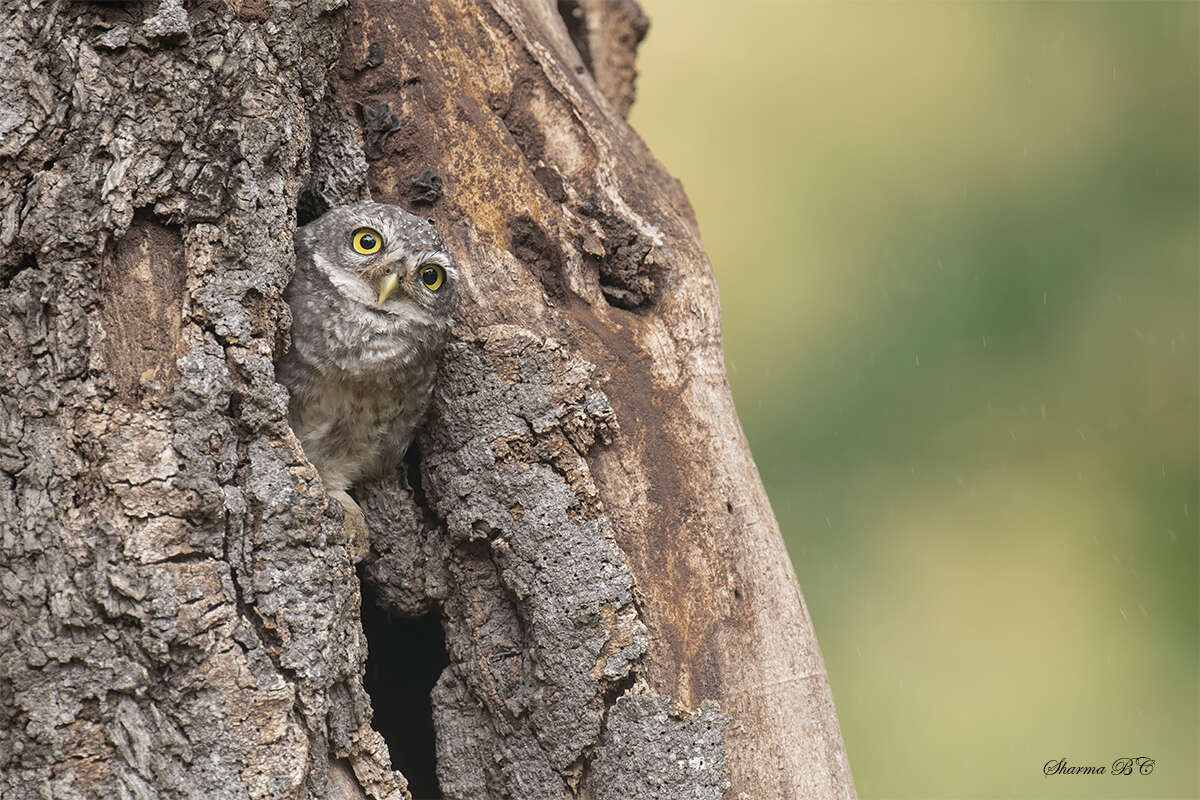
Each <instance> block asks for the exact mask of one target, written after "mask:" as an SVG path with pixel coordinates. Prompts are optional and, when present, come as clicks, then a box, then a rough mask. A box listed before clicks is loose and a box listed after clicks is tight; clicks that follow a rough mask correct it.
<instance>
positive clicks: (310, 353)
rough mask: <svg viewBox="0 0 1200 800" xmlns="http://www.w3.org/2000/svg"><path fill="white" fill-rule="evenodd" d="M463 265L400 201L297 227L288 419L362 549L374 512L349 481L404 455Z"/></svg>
mask: <svg viewBox="0 0 1200 800" xmlns="http://www.w3.org/2000/svg"><path fill="white" fill-rule="evenodd" d="M457 281H458V272H457V270H456V268H455V263H454V259H453V258H452V257H451V256H450V253H449V252H448V251H447V250H446V245H445V243H444V242H443V241H442V238H441V237H440V236H438V234H437V231H435V230H434V229H433V226H432V225H430V224H429V223H428V222H426V221H425V220H423V219H420V218H418V217H415V216H413V215H412V214H409V213H408V212H407V211H404V210H403V209H401V208H399V207H398V206H392V205H384V204H382V203H370V202H367V203H356V204H354V205H348V206H341V207H340V208H335V209H333V210H331V211H329V212H328V213H326V214H325V215H324V216H322V217H320V218H319V219H317V220H315V221H314V222H311V223H309V224H308V225H305V226H304V227H302V228H299V229H298V230H297V231H296V275H295V277H294V278H293V279H292V282H291V283H290V284H288V287H287V289H286V290H285V292H284V298H285V299H286V300H287V303H288V305H289V306H290V307H291V311H292V347H291V350H289V351H288V353H287V355H286V356H284V358H283V359H282V360H281V361H280V362H279V366H278V376H279V379H280V381H282V382H283V383H284V384H285V385H286V386H287V387H288V389H289V391H290V392H291V402H290V405H289V407H288V418H289V421H290V422H291V426H292V430H293V431H295V433H296V436H297V437H299V439H300V444H301V445H302V446H303V447H304V454H305V455H306V456H307V457H308V460H309V461H310V462H311V463H312V465H313V466H314V467H316V468H317V472H318V473H320V475H321V480H322V482H323V483H324V484H325V489H326V491H327V492H328V493H329V494H330V496H331V497H334V498H335V499H337V500H338V501H339V502H340V503H341V504H342V505H343V506H344V507H345V509H346V523H345V527H346V531H347V533H348V535H349V538H350V540H351V543H352V546H353V548H354V551H355V557H356V558H357V559H361V558H362V557H363V556H364V555H365V553H366V523H365V522H364V520H363V516H362V511H361V509H359V507H358V505H357V504H356V503H355V502H354V500H353V499H352V498H351V497H350V495H349V494H348V490H349V489H350V488H351V487H353V486H354V485H355V484H357V483H359V482H360V481H363V480H368V479H370V478H373V477H375V476H377V475H379V474H380V473H382V472H383V471H385V470H386V469H387V468H389V467H391V466H394V465H396V464H397V463H398V462H399V461H400V459H401V458H402V457H403V455H404V451H405V450H406V449H407V448H408V445H409V443H410V442H411V441H412V437H413V433H414V431H415V430H416V427H417V425H418V423H419V422H420V421H421V417H422V415H423V414H424V413H425V409H426V408H427V407H428V405H429V398H430V395H431V393H432V391H433V380H434V375H435V371H436V365H437V357H438V353H439V351H440V350H441V348H442V345H443V344H445V341H446V337H447V335H448V331H449V327H450V316H451V314H452V313H453V311H454V306H455V302H456V298H455V294H456V291H455V290H456V284H457Z"/></svg>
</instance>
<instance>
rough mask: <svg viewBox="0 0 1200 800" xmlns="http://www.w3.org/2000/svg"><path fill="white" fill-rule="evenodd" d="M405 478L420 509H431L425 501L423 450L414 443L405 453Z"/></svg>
mask: <svg viewBox="0 0 1200 800" xmlns="http://www.w3.org/2000/svg"><path fill="white" fill-rule="evenodd" d="M404 477H406V478H408V485H409V487H410V488H411V489H412V490H413V501H414V502H415V503H416V504H417V507H419V508H429V502H428V501H427V500H426V499H425V488H424V487H423V486H421V448H420V447H419V446H418V445H417V443H416V442H415V441H414V442H413V443H412V444H410V445H409V446H408V450H407V451H406V452H405V453H404Z"/></svg>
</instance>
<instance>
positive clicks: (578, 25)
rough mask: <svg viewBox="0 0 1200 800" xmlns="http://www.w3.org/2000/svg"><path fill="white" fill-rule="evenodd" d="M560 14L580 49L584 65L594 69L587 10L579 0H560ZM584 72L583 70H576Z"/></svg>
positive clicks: (590, 69)
mask: <svg viewBox="0 0 1200 800" xmlns="http://www.w3.org/2000/svg"><path fill="white" fill-rule="evenodd" d="M558 15H559V16H560V17H562V21H563V25H565V26H566V27H567V35H568V36H570V37H571V43H572V44H574V45H575V49H576V50H578V51H579V57H580V58H581V59H583V65H584V66H585V67H587V69H588V72H591V71H592V48H591V45H590V44H589V42H588V26H587V11H586V10H585V9H584V7H583V4H582V3H581V2H579V0H558ZM576 72H582V70H576Z"/></svg>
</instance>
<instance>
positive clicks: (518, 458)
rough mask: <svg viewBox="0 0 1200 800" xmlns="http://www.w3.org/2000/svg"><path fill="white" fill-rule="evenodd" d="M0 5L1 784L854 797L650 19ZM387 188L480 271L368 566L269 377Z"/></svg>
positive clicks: (516, 0) (247, 1) (368, 6)
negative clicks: (349, 216)
mask: <svg viewBox="0 0 1200 800" xmlns="http://www.w3.org/2000/svg"><path fill="white" fill-rule="evenodd" d="M0 14H2V15H3V16H2V17H0V353H2V357H3V359H4V361H5V365H6V367H7V368H6V370H4V372H3V373H2V374H0V551H2V554H0V797H3V798H5V800H9V798H26V797H29V798H33V797H38V798H44V797H51V798H109V797H131V798H157V797H221V798H236V797H254V798H260V797H261V798H267V797H272V798H273V797H296V798H326V797H333V798H339V800H340V799H341V798H359V797H371V798H402V797H405V796H407V794H408V790H407V781H406V778H405V776H404V775H403V774H401V773H400V772H398V771H396V770H395V767H396V766H397V765H398V764H399V763H400V762H403V763H404V764H405V765H406V766H405V769H407V770H409V771H410V775H412V776H414V781H415V782H414V786H415V787H416V786H417V785H418V783H417V782H416V781H418V780H421V781H427V783H423V784H421V786H422V787H423V788H422V789H421V791H423V792H426V793H428V792H429V791H430V787H432V786H433V784H432V780H433V778H432V773H433V769H432V765H431V764H429V763H427V762H428V761H429V760H430V757H429V756H427V755H421V753H424V752H425V751H423V750H421V748H420V747H417V746H416V745H414V744H413V741H412V740H414V739H416V738H419V737H420V736H421V735H426V736H427V738H428V739H429V740H430V741H429V742H428V745H429V748H428V751H429V753H432V752H433V747H434V741H433V740H434V738H436V755H437V758H436V775H437V782H438V784H439V785H440V791H441V792H442V793H443V794H444V796H446V797H451V798H472V799H474V798H513V799H514V800H517V799H520V800H538V799H540V798H565V797H580V798H622V800H642V799H643V798H645V799H646V800H649V798H662V797H696V798H720V797H743V796H744V797H793V796H805V797H824V798H832V797H852V796H853V786H852V784H851V782H850V778H849V772H848V768H847V765H846V760H845V754H844V751H843V749H842V744H841V739H840V733H839V731H838V728H837V722H836V718H835V716H834V713H833V708H832V703H831V701H830V697H829V690H828V686H827V683H826V680H825V675H824V670H823V667H822V665H821V662H820V656H819V653H818V651H817V648H816V643H815V640H814V639H813V636H812V630H811V626H810V623H809V621H808V618H807V614H806V612H805V609H804V606H803V601H802V600H801V598H800V594H799V590H798V587H797V586H796V582H795V578H794V575H793V573H792V570H791V567H790V564H789V563H788V560H787V556H786V553H785V552H784V550H783V545H782V541H781V539H780V537H779V533H778V530H777V527H776V525H775V522H774V518H773V517H772V515H771V511H770V507H769V505H768V504H767V501H766V498H765V496H764V494H763V492H762V488H761V485H760V483H759V479H758V476H757V472H756V471H755V469H754V465H753V462H752V461H751V460H750V456H749V453H748V450H747V448H746V444H745V441H744V438H743V437H742V434H741V431H740V429H739V427H738V424H737V418H736V415H735V412H734V409H733V405H732V401H731V399H730V396H729V391H728V386H727V384H726V382H725V378H724V366H723V363H722V358H721V351H720V336H719V323H718V308H717V295H716V287H715V285H714V283H713V280H712V275H711V271H710V269H709V266H708V263H707V260H706V258H705V256H704V253H703V250H702V249H701V247H700V244H699V236H698V233H697V231H696V225H695V220H694V219H693V217H692V215H691V211H690V209H689V207H688V205H687V201H686V198H685V197H684V196H683V194H682V192H681V190H680V189H679V187H678V184H677V183H676V182H674V181H673V180H672V179H671V178H670V177H669V176H667V175H666V174H665V173H664V172H663V170H662V169H661V167H660V166H659V165H658V164H657V162H656V161H654V159H653V157H652V156H651V155H650V153H649V152H648V151H647V150H646V148H645V146H644V145H643V144H642V142H641V141H640V139H638V138H637V136H636V135H635V134H634V133H633V132H632V131H631V130H630V129H629V128H628V126H627V125H626V124H625V123H624V121H623V117H624V114H625V113H626V112H627V111H628V108H629V105H630V103H631V102H632V100H633V74H634V73H633V58H634V50H635V47H636V44H637V42H638V41H639V40H640V39H641V37H642V36H643V35H644V34H645V30H646V23H645V19H644V17H643V16H642V15H641V12H640V11H639V10H638V9H637V6H636V5H635V4H634V3H633V2H632V0H577V1H576V0H560V2H557V3H551V2H549V0H492V1H491V2H483V1H482V0H434V2H430V3H419V4H410V3H391V2H382V1H381V0H354V2H352V3H350V4H349V5H346V4H345V2H344V0H310V2H290V3H288V2H261V0H240V1H239V0H217V1H216V2H212V3H204V4H201V3H187V4H185V3H182V2H180V1H179V0H153V1H151V0H146V1H145V2H130V3H122V4H90V3H68V2H63V1H62V0H43V1H42V2H39V0H17V1H16V2H14V3H10V4H9V5H8V6H6V8H5V10H4V11H0ZM367 193H369V194H370V195H371V196H373V197H374V198H375V199H377V200H381V201H386V202H396V203H400V204H402V205H405V206H406V207H408V208H410V209H412V210H413V211H414V212H416V213H420V214H422V215H424V216H428V217H431V218H432V219H434V220H435V222H436V224H437V225H438V227H439V230H440V231H441V233H442V234H443V236H444V237H445V238H446V240H447V242H448V243H449V245H450V247H451V248H452V249H453V250H454V252H455V255H456V257H457V258H458V260H459V262H460V263H461V264H462V265H463V267H464V273H465V276H464V287H463V289H464V291H463V294H464V303H463V307H462V309H461V312H460V315H459V316H460V318H459V320H458V321H457V323H456V326H455V331H454V333H455V335H454V341H453V343H452V344H451V345H450V347H449V348H448V349H447V351H446V353H445V356H444V358H443V364H442V374H441V378H440V382H439V386H438V389H437V392H436V396H435V400H434V407H433V409H432V410H431V414H430V418H429V419H428V420H427V422H426V425H425V428H424V430H423V432H422V433H421V435H420V436H419V438H418V443H417V446H416V447H415V448H414V449H413V451H412V452H411V453H410V454H409V458H408V459H407V464H408V470H407V474H397V475H393V476H389V477H388V478H386V479H384V480H382V481H380V482H378V483H376V484H374V485H371V486H364V487H360V488H359V490H358V497H359V500H360V502H361V504H362V506H363V508H364V510H365V512H366V514H367V517H368V519H369V521H370V524H371V529H372V550H373V552H372V554H371V556H370V557H369V558H368V560H367V561H366V562H365V563H364V564H363V565H361V567H360V569H359V570H358V573H357V574H356V571H355V569H354V568H353V566H352V564H351V560H350V555H349V553H348V552H347V547H346V544H347V543H346V542H345V541H344V540H343V537H342V533H341V528H340V520H341V510H340V507H339V506H338V504H337V503H330V502H329V501H328V499H327V498H326V496H325V494H324V492H323V490H322V487H321V484H320V482H319V479H318V478H317V476H316V474H315V472H314V471H313V469H312V468H311V466H310V465H309V464H308V463H307V462H306V461H305V459H304V457H303V453H302V452H301V450H300V447H299V445H298V443H297V442H296V440H295V438H294V436H292V434H291V432H290V430H289V429H288V426H287V421H286V400H287V398H286V393H285V391H284V390H283V389H282V388H281V387H280V386H279V385H278V384H277V383H276V382H275V381H274V371H273V366H272V365H273V362H274V360H275V359H277V358H278V357H279V356H280V355H281V354H282V353H283V352H284V351H285V349H286V347H287V346H288V341H289V340H288V326H289V315H288V309H287V307H286V305H285V304H284V303H283V302H282V299H281V293H282V289H283V287H284V286H285V285H286V284H287V282H288V280H289V279H290V275H291V271H292V267H293V262H294V259H293V253H292V244H291V237H292V232H293V231H294V228H295V224H296V219H297V216H299V218H300V219H301V220H304V219H306V218H310V217H312V216H313V215H315V214H318V213H320V212H321V211H323V210H324V209H326V208H328V207H331V206H333V205H337V204H341V203H344V202H348V201H350V200H354V199H357V198H359V197H362V196H365V195H366V194H367ZM360 579H361V585H362V588H363V592H362V593H360ZM364 597H365V598H366V599H365V600H364V599H363V598H364ZM362 603H366V604H367V605H366V607H365V608H363V609H362V614H361V617H362V619H364V620H365V619H367V618H368V616H369V617H370V620H372V621H371V623H370V625H369V626H368V630H369V632H370V635H371V636H372V637H373V638H372V640H371V642H370V651H371V658H372V659H373V660H372V661H369V660H368V642H367V639H366V637H365V636H364V632H363V630H364V629H363V626H362V624H360V604H362ZM368 612H369V613H368ZM404 620H427V621H433V623H434V624H433V629H434V630H437V629H438V628H439V626H440V629H441V630H442V631H443V632H444V652H443V651H442V646H441V644H440V642H439V643H436V644H435V645H434V646H433V648H432V649H435V650H438V652H436V653H434V652H432V651H431V650H430V648H429V647H428V646H427V645H422V648H424V649H423V650H421V652H419V653H418V651H417V649H412V650H411V655H410V656H407V657H406V655H405V653H406V652H407V651H406V649H405V648H406V643H408V642H409V640H408V639H406V638H404V637H406V636H409V633H406V631H412V630H415V628H413V627H411V625H424V623H421V622H418V623H411V624H410V623H406V622H404ZM406 626H407V627H406ZM420 629H421V630H425V631H428V626H426V627H421V628H420ZM414 647H415V646H414ZM389 658H390V659H392V661H391V662H387V659H389ZM397 660H398V661H399V662H404V661H406V660H410V661H412V662H414V663H415V662H418V661H423V662H426V663H427V664H428V665H432V667H433V674H434V675H435V676H437V675H440V677H437V678H436V685H433V684H434V681H433V680H432V679H431V680H430V685H431V686H432V694H431V697H432V705H431V707H430V708H429V709H428V710H426V711H424V712H422V713H423V714H424V717H425V719H417V716H416V715H415V714H413V713H412V712H408V711H404V712H402V711H401V707H400V706H398V705H396V706H393V705H391V703H392V702H393V700H392V697H393V695H392V694H391V693H390V691H388V690H389V689H390V688H393V687H390V686H389V685H388V684H387V680H388V675H390V674H391V673H390V672H389V670H390V669H392V668H394V667H396V665H397V663H398V661H397ZM385 662H386V663H385ZM368 666H370V667H371V670H372V671H371V672H370V673H368V677H367V680H368V684H369V685H372V686H374V687H376V689H377V691H376V695H375V698H374V708H373V707H372V697H371V696H369V695H368V694H367V691H366V689H365V688H364V678H363V675H364V670H365V669H366V668H367V667H368ZM372 676H374V677H372ZM380 676H382V677H380ZM372 681H374V683H372ZM380 681H383V683H382V684H381V683H380ZM381 686H382V687H383V690H378V689H379V687H381ZM421 695H422V698H423V702H425V703H428V702H429V698H430V695H429V694H428V693H423V692H422V693H421ZM404 713H407V714H409V716H408V717H404V716H403V715H402V714H404ZM397 715H401V716H399V718H397ZM430 716H431V717H432V723H433V724H434V725H435V727H436V732H434V730H433V729H431V728H430V719H429V717H430ZM373 717H374V725H373V726H372V718H373ZM425 730H428V731H429V732H428V734H421V733H420V732H421V731H425ZM385 735H386V737H387V738H386V739H385ZM417 744H418V745H419V744H420V743H419V742H418V743H417ZM414 753H416V754H417V755H416V756H414ZM414 758H416V759H417V760H416V761H413V759H414ZM393 759H394V760H393ZM406 759H407V760H406ZM421 759H424V762H425V763H422V761H421ZM423 771H428V772H429V773H430V777H429V778H428V779H426V778H424V777H423V776H419V773H421V772H423Z"/></svg>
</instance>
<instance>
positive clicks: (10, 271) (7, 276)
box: [0, 253, 37, 289]
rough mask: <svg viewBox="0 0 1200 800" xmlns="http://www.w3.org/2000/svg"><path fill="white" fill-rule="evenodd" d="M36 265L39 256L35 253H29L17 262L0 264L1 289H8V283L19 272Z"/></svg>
mask: <svg viewBox="0 0 1200 800" xmlns="http://www.w3.org/2000/svg"><path fill="white" fill-rule="evenodd" d="M36 266H37V258H36V257H35V256H34V255H33V253H29V254H27V255H26V256H24V257H23V258H22V259H21V260H20V261H18V262H17V263H16V264H11V265H9V266H0V289H7V288H8V285H9V284H10V283H12V279H13V278H15V277H16V276H17V273H19V272H22V271H24V270H27V269H33V268H34V267H36Z"/></svg>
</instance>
